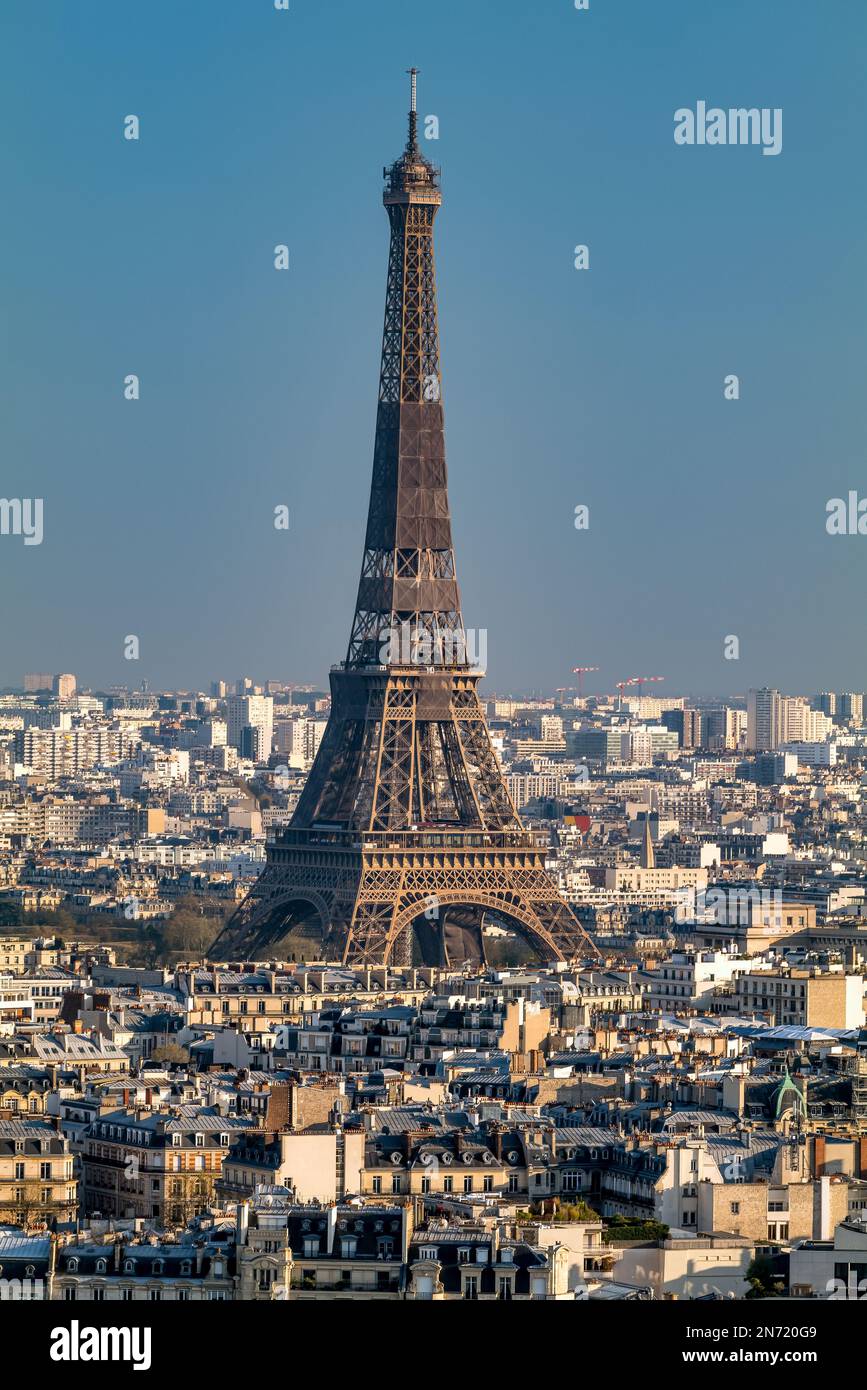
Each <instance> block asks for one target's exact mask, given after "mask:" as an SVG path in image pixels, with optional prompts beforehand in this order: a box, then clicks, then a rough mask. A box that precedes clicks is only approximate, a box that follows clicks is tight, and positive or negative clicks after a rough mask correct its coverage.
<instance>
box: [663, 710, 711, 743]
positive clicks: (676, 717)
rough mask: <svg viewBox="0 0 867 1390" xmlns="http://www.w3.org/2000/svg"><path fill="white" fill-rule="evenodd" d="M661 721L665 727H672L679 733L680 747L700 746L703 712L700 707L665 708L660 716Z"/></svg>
mask: <svg viewBox="0 0 867 1390" xmlns="http://www.w3.org/2000/svg"><path fill="white" fill-rule="evenodd" d="M659 722H660V724H662V726H663V728H665V729H670V730H671V731H672V733H675V734H677V742H678V746H679V747H680V748H698V747H699V746H700V745H701V738H702V712H701V710H698V709H689V708H688V707H687V706H684V708H683V709H667V710H663V711H662V714H661V715H660V717H659Z"/></svg>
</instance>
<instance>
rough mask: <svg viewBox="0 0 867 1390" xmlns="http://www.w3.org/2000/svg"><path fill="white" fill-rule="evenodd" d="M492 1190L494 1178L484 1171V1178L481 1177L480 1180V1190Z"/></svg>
mask: <svg viewBox="0 0 867 1390" xmlns="http://www.w3.org/2000/svg"><path fill="white" fill-rule="evenodd" d="M493 1190H494V1179H493V1177H492V1175H491V1174H490V1173H486V1174H485V1176H484V1178H483V1180H482V1191H483V1192H493Z"/></svg>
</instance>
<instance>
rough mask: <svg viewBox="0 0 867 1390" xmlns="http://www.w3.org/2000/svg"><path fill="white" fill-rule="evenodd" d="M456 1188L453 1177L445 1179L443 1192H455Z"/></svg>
mask: <svg viewBox="0 0 867 1390" xmlns="http://www.w3.org/2000/svg"><path fill="white" fill-rule="evenodd" d="M454 1188H455V1180H454V1178H451V1177H449V1178H443V1192H454Z"/></svg>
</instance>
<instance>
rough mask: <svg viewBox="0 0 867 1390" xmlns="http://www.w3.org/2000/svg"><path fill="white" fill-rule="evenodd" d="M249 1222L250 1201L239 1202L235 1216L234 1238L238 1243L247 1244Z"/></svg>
mask: <svg viewBox="0 0 867 1390" xmlns="http://www.w3.org/2000/svg"><path fill="white" fill-rule="evenodd" d="M249 1223H250V1203H249V1202H239V1203H238V1207H237V1212H236V1216H235V1240H236V1242H237V1244H238V1245H246V1244H247V1228H248V1226H249Z"/></svg>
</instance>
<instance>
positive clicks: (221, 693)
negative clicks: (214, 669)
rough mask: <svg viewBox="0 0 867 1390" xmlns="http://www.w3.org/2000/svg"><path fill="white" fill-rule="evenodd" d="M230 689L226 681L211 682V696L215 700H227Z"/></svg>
mask: <svg viewBox="0 0 867 1390" xmlns="http://www.w3.org/2000/svg"><path fill="white" fill-rule="evenodd" d="M228 689H229V687H228V686H227V684H226V682H225V681H211V694H212V696H213V697H214V699H215V700H225V698H226V692H227V691H228Z"/></svg>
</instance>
